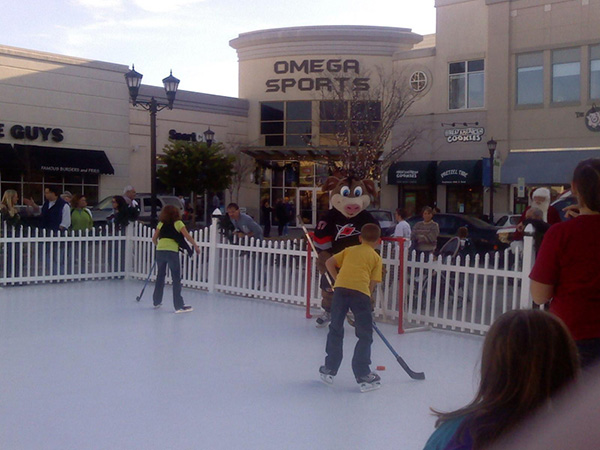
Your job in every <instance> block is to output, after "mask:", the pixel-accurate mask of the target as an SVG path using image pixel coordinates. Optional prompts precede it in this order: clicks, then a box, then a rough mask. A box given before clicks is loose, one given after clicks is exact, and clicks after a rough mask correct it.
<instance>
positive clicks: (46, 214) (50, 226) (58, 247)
mask: <svg viewBox="0 0 600 450" xmlns="http://www.w3.org/2000/svg"><path fill="white" fill-rule="evenodd" d="M44 197H45V198H46V201H45V202H44V204H43V205H42V208H41V211H42V213H41V219H42V222H41V225H42V228H44V229H46V230H50V231H65V230H67V229H69V227H70V226H71V208H70V207H69V204H68V203H67V202H65V201H64V200H63V199H62V198H61V197H60V196H59V194H58V188H56V187H55V186H48V187H46V189H45V190H44ZM30 203H31V206H32V207H33V209H34V211H36V212H37V211H39V210H40V207H39V206H38V205H36V204H35V202H34V201H33V200H31V201H30ZM65 261H66V257H65V244H64V242H60V243H57V242H47V243H46V268H47V269H48V270H49V271H50V272H49V273H48V275H64V273H65ZM59 270H60V273H59Z"/></svg>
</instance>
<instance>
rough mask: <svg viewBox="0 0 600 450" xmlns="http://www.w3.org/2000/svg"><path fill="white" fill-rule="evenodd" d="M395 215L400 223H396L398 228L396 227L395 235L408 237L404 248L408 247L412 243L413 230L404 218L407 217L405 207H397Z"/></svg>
mask: <svg viewBox="0 0 600 450" xmlns="http://www.w3.org/2000/svg"><path fill="white" fill-rule="evenodd" d="M395 217H396V222H398V223H397V224H396V228H395V229H394V237H401V238H404V239H406V241H404V248H406V249H408V248H409V247H410V244H411V241H410V234H411V230H410V224H409V223H408V222H407V221H406V220H404V218H405V217H406V212H405V211H404V210H403V209H400V208H398V209H396V213H395Z"/></svg>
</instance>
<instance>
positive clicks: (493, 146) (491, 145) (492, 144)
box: [487, 138, 498, 225]
mask: <svg viewBox="0 0 600 450" xmlns="http://www.w3.org/2000/svg"><path fill="white" fill-rule="evenodd" d="M496 145H498V143H497V142H496V141H495V140H494V138H492V139H490V140H489V141H487V147H488V150H489V151H490V223H491V224H492V225H493V224H494V153H495V152H496Z"/></svg>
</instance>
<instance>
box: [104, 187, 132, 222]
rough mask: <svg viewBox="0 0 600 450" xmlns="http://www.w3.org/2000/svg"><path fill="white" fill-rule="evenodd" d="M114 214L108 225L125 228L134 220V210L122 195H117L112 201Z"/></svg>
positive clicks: (109, 218)
mask: <svg viewBox="0 0 600 450" xmlns="http://www.w3.org/2000/svg"><path fill="white" fill-rule="evenodd" d="M112 208H113V213H112V214H111V215H110V216H108V217H107V218H106V219H107V220H108V223H112V224H115V226H116V227H117V228H125V227H126V226H127V225H129V221H130V220H131V219H132V217H131V216H132V208H133V207H131V208H130V207H129V206H128V205H127V200H125V198H124V197H123V196H121V195H115V196H114V197H113V199H112Z"/></svg>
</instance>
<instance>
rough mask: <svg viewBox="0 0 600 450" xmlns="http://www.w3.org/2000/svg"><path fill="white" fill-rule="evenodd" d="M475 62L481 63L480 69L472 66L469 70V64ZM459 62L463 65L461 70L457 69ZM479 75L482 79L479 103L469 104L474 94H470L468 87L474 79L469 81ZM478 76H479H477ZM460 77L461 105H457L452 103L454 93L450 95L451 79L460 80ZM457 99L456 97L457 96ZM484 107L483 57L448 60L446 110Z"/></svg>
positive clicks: (472, 100)
mask: <svg viewBox="0 0 600 450" xmlns="http://www.w3.org/2000/svg"><path fill="white" fill-rule="evenodd" d="M477 63H481V65H482V67H481V69H477V68H473V70H471V68H470V66H471V65H475V64H477ZM460 64H463V65H464V68H463V69H461V70H458V69H459V68H460ZM479 75H481V80H482V93H481V97H482V98H481V104H478V105H476V106H471V104H472V103H473V102H474V101H475V98H473V97H474V95H473V96H472V95H471V89H470V84H471V83H474V81H471V80H472V79H473V80H474V78H472V77H474V76H479ZM478 78H479V77H478ZM460 79H462V81H461V82H460V84H461V86H459V88H460V87H462V92H459V94H462V97H463V98H462V102H461V105H462V106H457V105H454V104H453V103H452V102H453V97H455V96H454V95H452V87H453V80H460ZM457 100H458V98H457ZM482 108H485V58H477V59H467V60H459V61H450V62H448V110H449V111H461V110H466V109H470V110H473V109H482Z"/></svg>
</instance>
